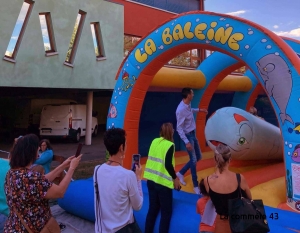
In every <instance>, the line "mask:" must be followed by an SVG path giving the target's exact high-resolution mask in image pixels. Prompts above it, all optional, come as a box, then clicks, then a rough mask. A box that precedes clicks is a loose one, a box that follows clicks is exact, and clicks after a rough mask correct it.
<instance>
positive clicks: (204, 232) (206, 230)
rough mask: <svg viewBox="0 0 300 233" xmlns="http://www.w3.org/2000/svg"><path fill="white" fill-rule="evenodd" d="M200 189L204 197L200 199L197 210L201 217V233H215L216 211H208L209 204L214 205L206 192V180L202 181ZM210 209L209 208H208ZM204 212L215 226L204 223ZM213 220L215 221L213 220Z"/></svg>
mask: <svg viewBox="0 0 300 233" xmlns="http://www.w3.org/2000/svg"><path fill="white" fill-rule="evenodd" d="M199 189H200V192H201V194H202V197H201V198H199V200H198V201H197V208H196V212H197V213H198V214H200V215H201V222H200V225H199V232H200V233H212V232H214V231H215V218H216V215H215V211H214V210H213V209H212V210H210V209H209V210H208V209H206V204H207V202H209V204H212V203H210V202H211V201H210V197H209V196H208V193H207V192H206V189H205V186H204V180H203V179H201V181H200V183H199ZM207 207H208V206H207ZM208 208H211V207H208ZM204 210H205V212H206V214H207V213H209V212H211V213H209V214H210V216H208V218H210V220H212V222H213V224H211V226H210V225H208V224H207V223H204V222H203V220H204V218H203V215H204ZM211 218H213V219H211ZM206 220H207V216H206Z"/></svg>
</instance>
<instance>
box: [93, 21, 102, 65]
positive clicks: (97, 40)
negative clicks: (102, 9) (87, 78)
mask: <svg viewBox="0 0 300 233" xmlns="http://www.w3.org/2000/svg"><path fill="white" fill-rule="evenodd" d="M91 31H92V36H93V43H94V50H95V54H96V57H97V60H98V58H100V59H99V60H102V59H101V58H103V57H105V55H104V48H103V42H102V35H101V30H100V24H99V22H97V23H91Z"/></svg>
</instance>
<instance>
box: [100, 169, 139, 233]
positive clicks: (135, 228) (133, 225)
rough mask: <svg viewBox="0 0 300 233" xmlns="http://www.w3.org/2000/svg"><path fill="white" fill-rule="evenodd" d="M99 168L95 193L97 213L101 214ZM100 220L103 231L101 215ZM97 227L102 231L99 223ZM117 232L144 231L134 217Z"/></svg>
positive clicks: (133, 232) (132, 232) (137, 232)
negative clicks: (132, 220)
mask: <svg viewBox="0 0 300 233" xmlns="http://www.w3.org/2000/svg"><path fill="white" fill-rule="evenodd" d="M99 168H100V166H98V167H97V168H96V171H95V195H96V212H97V213H98V212H99V213H100V214H101V206H100V194H99V189H98V180H97V173H98V169H99ZM99 206H100V207H99ZM97 218H98V214H96V219H97ZM133 218H134V216H133ZM99 221H100V229H101V232H102V222H101V217H100V219H99ZM99 221H98V222H99ZM97 227H98V231H99V232H100V229H99V224H98V226H97ZM115 233H142V231H141V229H140V227H139V225H138V224H137V222H136V221H135V218H134V222H133V223H129V224H127V225H126V226H124V227H122V228H121V229H120V230H118V231H116V232H115Z"/></svg>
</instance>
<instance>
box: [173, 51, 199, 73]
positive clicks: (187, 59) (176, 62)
mask: <svg viewBox="0 0 300 233" xmlns="http://www.w3.org/2000/svg"><path fill="white" fill-rule="evenodd" d="M199 54H200V52H199V50H198V49H193V50H189V51H186V52H184V53H182V54H180V55H178V56H177V57H174V58H173V59H172V60H170V61H169V62H168V65H173V66H184V67H192V68H197V67H198V66H199V65H200V57H199Z"/></svg>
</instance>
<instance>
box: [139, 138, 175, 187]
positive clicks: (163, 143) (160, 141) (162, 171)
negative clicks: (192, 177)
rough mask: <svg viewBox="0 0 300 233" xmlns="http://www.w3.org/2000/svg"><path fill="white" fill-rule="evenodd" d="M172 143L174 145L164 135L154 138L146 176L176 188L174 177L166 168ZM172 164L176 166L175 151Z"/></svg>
mask: <svg viewBox="0 0 300 233" xmlns="http://www.w3.org/2000/svg"><path fill="white" fill-rule="evenodd" d="M172 145H174V143H173V142H170V141H168V140H166V139H164V138H162V137H160V138H156V139H154V140H153V141H152V143H151V146H150V149H149V153H148V159H147V163H146V167H145V171H144V178H146V179H148V180H152V181H153V182H155V183H157V184H160V185H163V186H165V187H168V188H171V189H173V188H174V184H173V179H172V177H171V176H170V175H169V172H168V171H167V170H166V168H165V159H166V154H167V152H168V150H169V149H170V147H171V146H172ZM172 164H173V166H175V159H174V153H173V158H172Z"/></svg>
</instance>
